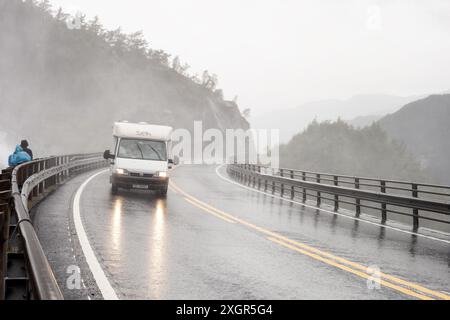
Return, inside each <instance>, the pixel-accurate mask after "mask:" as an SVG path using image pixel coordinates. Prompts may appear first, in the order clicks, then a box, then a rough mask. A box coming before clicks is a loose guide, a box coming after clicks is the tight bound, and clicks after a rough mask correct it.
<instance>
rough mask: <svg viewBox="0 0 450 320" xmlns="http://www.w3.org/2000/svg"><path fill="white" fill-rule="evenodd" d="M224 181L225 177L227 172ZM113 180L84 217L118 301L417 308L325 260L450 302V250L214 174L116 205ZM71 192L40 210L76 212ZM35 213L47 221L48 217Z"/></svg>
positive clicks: (90, 195) (92, 195) (91, 200)
mask: <svg viewBox="0 0 450 320" xmlns="http://www.w3.org/2000/svg"><path fill="white" fill-rule="evenodd" d="M219 172H220V173H221V174H222V175H226V173H225V169H224V168H222V169H221V170H219ZM88 176H89V175H87V176H84V177H83V179H84V180H85V179H86V178H87V177H88ZM108 179H109V178H108V173H106V172H105V173H103V174H100V175H99V176H97V177H96V178H94V179H93V180H92V181H91V182H90V183H89V184H88V185H87V186H86V188H85V190H84V192H83V194H82V196H81V201H80V210H81V216H82V221H83V226H84V228H85V230H86V233H87V235H88V238H89V243H90V245H91V246H92V248H93V250H94V252H95V255H96V257H97V259H98V261H99V263H100V265H101V267H102V269H103V270H104V272H105V274H106V276H107V278H108V280H109V282H110V283H111V285H112V287H113V288H114V291H115V292H116V294H117V295H118V297H119V298H121V299H415V298H417V296H414V295H411V294H410V293H411V292H418V291H417V290H415V289H411V287H410V285H406V286H405V285H402V286H400V287H401V288H405V287H407V289H408V290H407V291H406V292H405V291H404V290H402V289H401V288H400V289H398V288H397V289H395V288H392V287H390V286H389V285H381V287H379V288H377V286H375V288H370V285H369V286H368V280H367V279H366V278H364V277H363V276H361V275H358V274H357V272H352V270H353V271H355V270H356V267H354V266H352V265H351V266H350V267H351V268H350V270H347V269H345V268H341V267H340V266H342V264H341V263H336V260H335V259H332V261H331V262H330V261H329V260H327V261H324V260H323V254H324V253H325V254H332V255H334V256H337V257H339V258H342V259H345V261H346V262H348V261H350V262H351V263H357V264H358V265H359V264H360V265H363V266H373V267H374V270H376V269H377V268H379V269H380V271H381V272H383V273H385V274H388V275H392V276H395V277H396V278H397V277H398V278H401V279H404V280H407V281H409V282H411V283H414V284H420V285H422V286H424V287H426V288H427V289H431V290H433V291H434V292H438V293H443V292H448V291H450V254H449V247H450V245H449V244H448V243H445V242H440V241H436V240H431V239H427V238H423V237H416V236H412V235H411V234H407V233H401V232H398V231H396V230H391V229H385V228H382V227H380V226H375V225H371V224H367V223H364V222H361V221H359V222H358V221H354V220H351V219H346V218H343V217H339V216H336V215H333V214H331V213H328V212H323V211H319V210H315V209H310V208H305V207H303V206H301V205H298V204H291V203H288V202H284V201H282V200H279V199H274V198H272V197H270V196H267V195H264V194H260V193H257V192H254V191H251V190H246V189H244V188H241V187H240V186H238V185H235V184H232V183H230V182H228V181H225V180H223V179H222V178H220V177H219V176H218V175H217V173H216V167H213V166H211V167H205V166H180V167H178V168H177V169H176V170H174V171H173V172H172V173H171V181H172V182H174V184H173V186H172V188H171V189H170V190H169V193H168V196H167V199H163V198H159V197H157V196H156V195H153V194H152V193H151V192H142V191H138V192H134V191H133V192H128V191H120V193H119V194H118V195H112V194H111V192H110V185H109V182H108ZM81 182H82V179H81V178H80V179H78V180H76V183H78V184H81ZM74 183H75V182H74ZM70 190H72V191H70ZM70 190H68V191H66V192H65V194H64V195H61V193H62V191H60V190H58V191H56V192H55V194H54V195H52V196H51V197H50V198H49V199H48V200H46V201H45V202H43V204H45V206H47V207H49V206H51V205H52V202H53V203H56V204H57V203H61V202H62V201H65V202H70V201H71V198H69V197H68V194H70V193H71V192H74V190H73V189H70ZM68 198H69V199H68ZM41 206H42V205H41ZM38 214H39V215H43V216H44V218H42V219H44V220H43V221H45V214H47V213H46V211H45V210H41V212H39V213H38ZM68 214H69V216H70V210H68ZM235 218H236V219H235ZM69 220H70V219H69ZM69 225H70V223H69ZM69 227H70V226H69ZM271 233H274V234H275V238H276V237H282V239H283V241H282V242H281V243H280V241H279V240H277V239H279V238H276V239H274V236H272V234H271ZM284 239H286V240H284ZM289 241H291V242H289ZM47 242H48V243H52V242H51V241H47ZM293 243H294V244H295V245H293ZM299 246H303V247H299ZM45 247H46V245H45V241H44V249H45ZM305 248H307V249H308V250H306V252H305V251H303V250H304V249H305ZM311 250H318V251H313V252H312V251H311ZM317 255H319V257H317ZM321 257H322V258H321ZM56 260H57V259H56ZM51 263H52V261H51ZM53 263H55V264H61V263H63V264H64V263H65V262H57V261H54V262H53ZM81 265H82V266H83V265H84V267H82V274H87V278H88V279H90V278H92V276H91V275H89V270H86V269H88V268H87V267H86V264H85V263H84V264H83V263H81ZM347 266H348V264H347ZM57 269H58V270H64V268H63V267H61V266H59V267H58V268H57ZM359 271H361V270H359ZM59 278H61V279H63V278H64V277H63V276H61V275H59ZM61 282H62V280H61ZM86 282H87V283H91V282H92V281H89V280H87V281H86ZM92 290H93V291H95V290H94V289H92ZM408 292H409V293H408Z"/></svg>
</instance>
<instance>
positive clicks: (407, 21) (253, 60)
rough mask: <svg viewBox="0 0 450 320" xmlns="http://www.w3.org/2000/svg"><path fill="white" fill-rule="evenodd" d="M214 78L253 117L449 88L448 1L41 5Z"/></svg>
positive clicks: (93, 0) (84, 0) (128, 0)
mask: <svg viewBox="0 0 450 320" xmlns="http://www.w3.org/2000/svg"><path fill="white" fill-rule="evenodd" d="M51 2H52V3H53V4H54V6H55V7H59V6H61V7H63V8H64V9H66V11H68V12H71V13H74V12H76V11H77V10H79V11H82V12H83V13H86V14H87V15H88V17H92V16H94V15H98V16H99V17H100V19H101V21H102V22H103V24H104V25H105V26H106V27H107V28H108V29H112V28H116V27H118V26H122V27H123V29H124V30H125V31H126V32H132V31H137V30H142V31H144V33H145V35H146V38H147V39H148V41H149V42H150V44H151V47H152V48H155V49H159V48H161V49H164V50H165V51H167V52H168V53H170V54H172V55H174V56H175V55H178V56H179V57H180V59H181V60H182V61H186V62H188V63H189V64H190V65H191V66H192V71H193V72H198V73H201V72H202V70H204V69H207V70H209V71H211V72H213V73H216V74H217V75H218V76H219V87H221V88H223V90H224V92H225V97H226V98H229V99H232V98H233V97H234V96H235V95H238V97H239V100H238V102H239V105H240V106H241V108H242V109H244V108H247V107H249V108H251V109H252V113H253V114H260V113H262V112H265V111H268V110H273V109H277V108H290V107H295V106H298V105H300V104H302V103H304V102H308V101H312V100H319V99H327V98H343V99H345V98H349V97H350V96H352V95H355V94H364V93H386V94H394V95H412V94H422V93H429V92H441V91H445V90H448V89H450V1H448V0H431V1H423V0H403V1H401V0H379V1H376V0H371V1H368V0H367V1H366V0H340V1H336V0H322V1H320V0H310V1H301V0H221V1H218V0H51Z"/></svg>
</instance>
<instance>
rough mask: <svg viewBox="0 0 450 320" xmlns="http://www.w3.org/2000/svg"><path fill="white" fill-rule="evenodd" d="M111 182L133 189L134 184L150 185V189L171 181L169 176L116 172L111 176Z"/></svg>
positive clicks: (158, 187)
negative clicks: (131, 174)
mask: <svg viewBox="0 0 450 320" xmlns="http://www.w3.org/2000/svg"><path fill="white" fill-rule="evenodd" d="M111 183H112V184H114V185H116V186H118V187H121V188H126V189H131V188H133V187H134V186H148V188H149V189H160V188H161V187H164V186H166V185H167V184H168V183H169V178H167V177H166V178H162V177H133V176H123V175H118V174H114V175H112V176H111Z"/></svg>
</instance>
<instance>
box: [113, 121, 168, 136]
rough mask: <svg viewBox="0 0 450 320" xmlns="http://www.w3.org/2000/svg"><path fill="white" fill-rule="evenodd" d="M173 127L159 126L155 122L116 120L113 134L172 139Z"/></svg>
mask: <svg viewBox="0 0 450 320" xmlns="http://www.w3.org/2000/svg"><path fill="white" fill-rule="evenodd" d="M172 131H173V129H172V127H168V126H159V125H154V124H148V123H145V122H141V123H129V122H115V123H114V128H113V135H114V136H115V137H120V138H138V139H148V140H162V141H168V140H170V137H171V134H172Z"/></svg>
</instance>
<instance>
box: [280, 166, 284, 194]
mask: <svg viewBox="0 0 450 320" xmlns="http://www.w3.org/2000/svg"><path fill="white" fill-rule="evenodd" d="M283 174H284V171H283V169H280V176H281V177H283ZM280 187H281V191H280V194H281V196H282V197H283V196H284V183H282V184H281V186H280Z"/></svg>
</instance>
